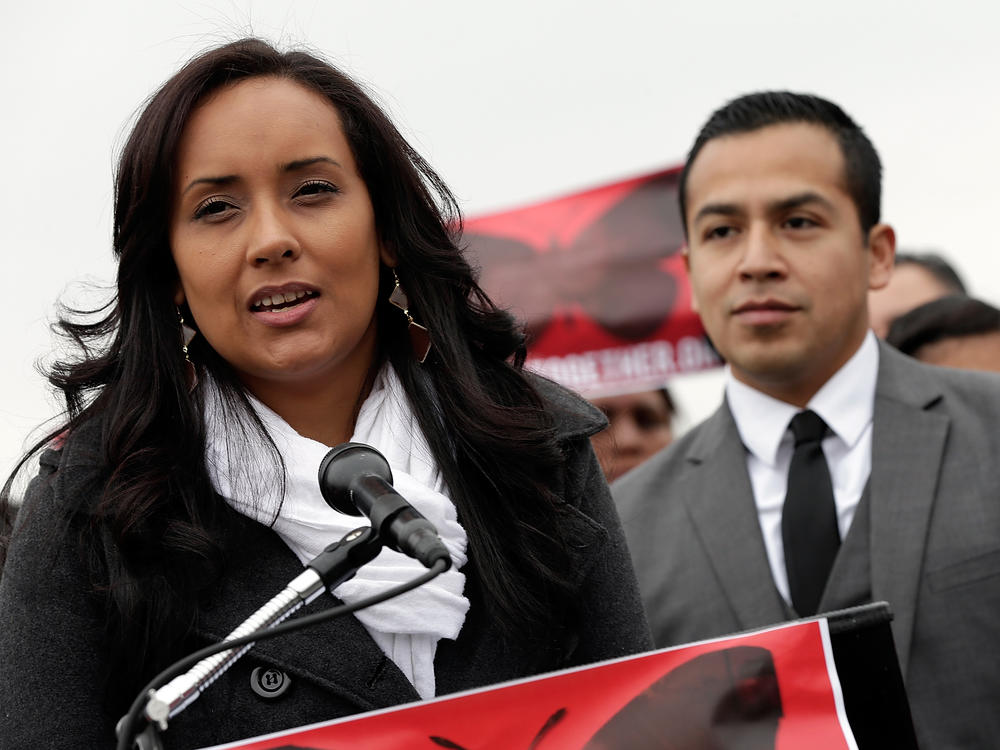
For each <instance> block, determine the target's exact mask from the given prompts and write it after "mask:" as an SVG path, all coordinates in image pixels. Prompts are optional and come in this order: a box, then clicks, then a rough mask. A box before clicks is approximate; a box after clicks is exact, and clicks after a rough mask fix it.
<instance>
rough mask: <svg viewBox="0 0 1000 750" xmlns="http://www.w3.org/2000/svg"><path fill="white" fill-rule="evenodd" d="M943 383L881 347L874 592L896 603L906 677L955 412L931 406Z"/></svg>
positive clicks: (873, 501)
mask: <svg viewBox="0 0 1000 750" xmlns="http://www.w3.org/2000/svg"><path fill="white" fill-rule="evenodd" d="M940 398H941V392H940V389H939V388H937V386H936V384H935V383H934V382H933V380H932V379H930V378H928V377H926V375H925V374H924V372H923V371H922V370H921V368H919V367H917V366H914V364H913V363H912V362H910V361H909V360H907V359H906V358H905V357H903V355H901V354H899V353H898V352H895V351H894V350H890V349H889V348H887V347H886V346H882V347H881V351H880V356H879V380H878V387H877V390H876V393H875V416H874V427H873V434H872V477H871V506H870V509H869V510H870V524H871V547H870V550H871V577H872V597H873V599H875V600H876V601H878V600H880V599H884V600H886V601H888V602H889V603H890V605H891V606H892V610H893V614H894V621H893V636H894V638H895V641H896V650H897V653H898V654H899V661H900V668H901V670H902V672H903V675H904V677H905V675H906V668H907V665H908V662H909V654H910V643H911V640H912V635H913V619H914V610H915V608H916V605H917V592H918V588H919V583H920V580H921V574H922V565H923V558H924V547H925V545H926V541H927V529H928V526H929V523H930V517H931V510H932V507H933V504H934V496H935V492H936V488H937V483H938V475H939V472H940V469H941V461H942V458H943V455H944V446H945V440H946V438H947V435H948V425H949V420H948V418H947V417H946V416H944V415H942V414H939V413H933V412H930V411H928V410H927V409H928V407H929V406H931V405H932V404H933V403H935V402H937V401H938V400H940Z"/></svg>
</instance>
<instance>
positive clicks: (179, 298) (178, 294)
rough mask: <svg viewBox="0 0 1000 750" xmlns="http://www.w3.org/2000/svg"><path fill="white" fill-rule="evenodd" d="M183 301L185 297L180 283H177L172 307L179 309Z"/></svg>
mask: <svg viewBox="0 0 1000 750" xmlns="http://www.w3.org/2000/svg"><path fill="white" fill-rule="evenodd" d="M185 299H186V297H185V296H184V288H183V287H182V286H181V282H179V281H178V282H177V290H176V291H175V292H174V305H175V306H176V307H180V306H181V305H183V304H184V300H185Z"/></svg>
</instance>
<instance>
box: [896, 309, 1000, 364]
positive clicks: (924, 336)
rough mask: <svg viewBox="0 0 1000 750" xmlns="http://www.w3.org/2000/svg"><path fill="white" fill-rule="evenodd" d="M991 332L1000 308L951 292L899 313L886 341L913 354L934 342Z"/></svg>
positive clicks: (997, 324) (996, 326)
mask: <svg viewBox="0 0 1000 750" xmlns="http://www.w3.org/2000/svg"><path fill="white" fill-rule="evenodd" d="M994 331H1000V310H998V309H997V308H995V307H993V305H990V304H988V303H986V302H983V301H982V300H978V299H974V298H972V297H966V296H965V295H964V294H951V295H948V296H947V297H941V298H939V299H936V300H932V301H931V302H927V303H925V304H923V305H919V306H918V307H915V308H913V309H912V310H910V311H909V312H907V313H903V314H902V315H900V316H899V317H898V318H896V319H895V320H894V321H893V322H892V325H891V326H890V327H889V333H888V334H887V335H886V337H885V340H886V342H887V343H889V344H891V345H892V346H894V347H896V348H897V349H899V351H901V352H903V354H909V355H910V356H911V357H913V356H916V353H917V351H919V349H920V347H922V346H927V345H928V344H933V343H935V342H937V341H943V340H944V339H951V338H956V337H960V336H974V335H977V334H983V333H993V332H994Z"/></svg>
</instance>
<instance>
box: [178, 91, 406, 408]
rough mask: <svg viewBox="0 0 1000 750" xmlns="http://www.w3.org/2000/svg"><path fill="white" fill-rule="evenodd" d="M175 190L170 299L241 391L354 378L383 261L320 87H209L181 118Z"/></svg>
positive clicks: (362, 368) (363, 370) (363, 359)
mask: <svg viewBox="0 0 1000 750" xmlns="http://www.w3.org/2000/svg"><path fill="white" fill-rule="evenodd" d="M173 199H174V203H173V207H172V211H171V220H170V247H171V252H172V253H173V258H174V262H175V263H176V265H177V270H178V273H179V275H180V283H179V286H178V290H177V294H176V298H175V301H176V302H177V304H181V303H182V302H187V305H188V307H189V308H190V310H191V315H192V316H193V317H194V321H195V323H196V324H197V327H198V329H199V331H200V332H201V334H202V335H203V336H204V337H205V339H206V340H207V341H208V343H209V344H210V345H211V346H212V348H213V349H215V351H216V352H218V353H219V355H221V356H222V357H223V359H225V360H226V361H227V362H228V363H229V364H230V365H231V366H232V367H233V368H234V369H235V370H236V372H237V373H238V374H239V376H240V378H241V379H242V380H243V381H244V383H245V384H246V385H247V386H248V387H249V388H250V390H251V391H254V392H255V393H257V394H258V395H259V396H260V395H262V393H261V391H265V392H266V391H267V389H268V388H273V387H274V386H275V385H279V386H282V387H284V386H286V385H288V386H294V387H296V388H303V387H305V388H308V387H309V386H310V384H314V385H316V386H321V385H322V384H323V383H329V382H349V383H354V382H361V381H363V379H364V377H365V375H366V374H367V372H368V370H369V368H370V366H371V363H372V361H373V359H374V356H375V335H376V333H375V318H374V311H375V304H376V299H377V294H378V282H379V266H380V260H383V261H385V262H386V263H387V264H389V265H392V264H393V263H392V259H391V257H390V256H389V255H388V254H386V253H385V251H384V250H383V249H382V248H381V246H380V243H379V239H378V236H377V233H376V231H375V220H374V215H373V211H372V204H371V200H370V199H369V196H368V189H367V187H366V186H365V183H364V181H363V180H362V179H361V176H360V175H359V174H358V170H357V167H356V165H355V163H354V158H353V156H352V154H351V149H350V146H349V145H348V142H347V139H346V138H345V136H344V133H343V131H342V129H341V125H340V118H339V116H338V113H337V110H336V109H335V108H334V107H333V106H332V105H331V104H330V103H329V102H328V101H327V100H326V99H324V98H323V97H321V96H320V95H318V94H316V93H314V92H312V91H310V90H309V89H307V88H305V87H303V86H301V85H299V84H297V83H294V82H292V81H288V80H285V79H281V78H271V77H261V78H251V79H247V80H244V81H241V82H239V83H236V84H233V85H231V86H228V87H226V88H223V89H220V90H219V91H217V92H215V93H214V94H212V95H211V96H210V97H209V98H208V99H207V100H206V101H205V102H204V103H202V104H200V105H199V106H198V107H197V108H196V109H195V110H194V112H193V114H192V116H191V118H190V120H189V121H188V123H187V125H186V127H185V129H184V133H183V135H182V137H181V141H180V144H179V148H178V153H177V162H176V183H175V185H174V188H173ZM331 378H334V379H335V380H334V381H331V380H330V379H331ZM345 378H346V380H345ZM359 379H360V380H359Z"/></svg>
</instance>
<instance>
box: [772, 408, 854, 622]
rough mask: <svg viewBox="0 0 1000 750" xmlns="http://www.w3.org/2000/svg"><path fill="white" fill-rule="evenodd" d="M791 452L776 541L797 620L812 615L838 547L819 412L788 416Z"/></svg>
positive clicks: (826, 430)
mask: <svg viewBox="0 0 1000 750" xmlns="http://www.w3.org/2000/svg"><path fill="white" fill-rule="evenodd" d="M790 427H791V430H792V434H793V435H794V436H795V452H794V453H793V454H792V464H791V466H790V467H789V469H788V492H787V493H786V495H785V505H784V508H783V509H782V512H781V538H782V541H783V542H784V545H785V570H786V571H787V572H788V588H789V590H790V592H791V595H792V606H793V607H795V611H796V612H797V613H798V614H799V616H800V617H809V616H810V615H814V614H816V610H817V609H818V608H819V600H820V597H821V596H822V595H823V587H824V586H826V579H827V577H828V576H829V575H830V568H831V567H833V559H834V558H835V557H836V556H837V549H838V548H839V547H840V532H839V531H838V529H837V507H836V504H835V503H834V501H833V484H832V483H831V482H830V469H829V468H828V467H827V465H826V456H824V455H823V448H822V442H823V438H824V437H825V436H826V435H827V434H828V432H829V428H828V427H827V426H826V422H824V421H823V420H822V419H821V418H820V416H819V415H818V414H816V413H815V412H811V411H803V412H799V413H798V414H796V415H795V416H794V417H792V422H791V425H790Z"/></svg>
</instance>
